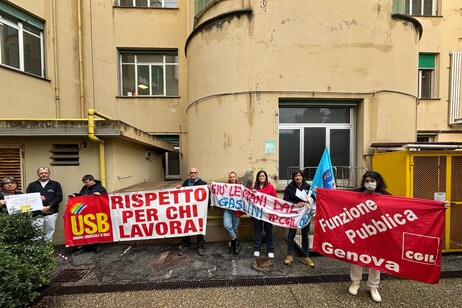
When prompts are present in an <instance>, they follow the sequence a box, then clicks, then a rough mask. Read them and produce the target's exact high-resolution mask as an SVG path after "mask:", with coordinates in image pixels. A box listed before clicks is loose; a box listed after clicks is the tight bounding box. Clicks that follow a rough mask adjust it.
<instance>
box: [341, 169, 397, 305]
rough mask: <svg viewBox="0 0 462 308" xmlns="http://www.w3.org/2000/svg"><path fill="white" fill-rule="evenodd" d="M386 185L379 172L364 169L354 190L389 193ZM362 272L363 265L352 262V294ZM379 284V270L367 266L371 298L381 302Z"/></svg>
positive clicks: (350, 290) (358, 285) (349, 289)
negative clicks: (358, 185) (359, 185)
mask: <svg viewBox="0 0 462 308" xmlns="http://www.w3.org/2000/svg"><path fill="white" fill-rule="evenodd" d="M386 189H387V185H386V184H385V181H384V180H383V178H382V176H381V175H380V173H378V172H375V171H366V173H364V175H363V177H362V180H361V187H359V188H356V189H355V190H354V191H357V192H362V193H374V194H382V195H391V194H390V193H389V192H388V191H387V190H386ZM362 274H363V267H362V266H360V265H356V264H352V265H351V267H350V278H351V281H352V283H351V285H350V287H349V288H348V292H350V294H352V295H357V294H358V290H359V288H360V282H361V278H362ZM379 284H380V271H378V270H376V269H372V268H369V277H368V279H367V286H368V287H369V290H370V292H371V297H372V300H373V301H375V302H381V301H382V297H381V296H380V293H379V291H378V287H379Z"/></svg>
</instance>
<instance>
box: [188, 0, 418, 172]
mask: <svg viewBox="0 0 462 308" xmlns="http://www.w3.org/2000/svg"><path fill="white" fill-rule="evenodd" d="M337 2H338V3H337ZM353 2H354V3H353ZM390 5H391V3H390V1H378V2H375V3H373V4H371V3H370V2H369V1H362V3H361V5H359V4H358V2H357V1H346V2H345V1H334V3H332V2H329V4H327V3H319V2H316V3H315V2H309V3H307V2H306V1H291V2H290V3H287V2H279V1H272V2H269V1H268V2H264V5H263V2H261V1H250V6H251V8H252V9H253V15H252V16H250V17H243V16H241V17H240V18H237V17H235V18H232V19H226V20H225V21H223V22H219V21H218V22H216V23H215V24H212V25H207V27H205V28H204V29H202V30H201V31H198V32H197V33H195V34H194V35H193V36H192V37H191V38H190V41H189V45H187V57H188V108H187V109H186V113H187V117H188V130H187V131H188V142H187V145H188V147H187V153H188V158H187V159H188V166H191V165H194V166H197V167H199V168H200V169H201V170H202V174H203V175H204V174H206V175H207V176H208V177H212V178H213V177H219V176H222V174H226V172H227V171H229V170H231V169H233V170H235V171H237V172H238V173H239V174H240V175H244V174H249V175H252V177H253V175H254V174H255V171H258V170H260V169H265V170H266V171H267V172H268V173H269V176H270V177H272V178H273V177H274V178H273V180H275V176H276V175H277V169H278V150H279V149H277V151H276V153H274V154H265V153H264V143H265V140H275V141H276V145H277V144H278V102H279V99H280V98H281V97H287V96H291V97H299V98H313V99H320V98H330V99H335V98H336V99H345V98H351V97H354V98H356V99H358V100H359V101H361V102H362V103H360V104H359V105H358V107H357V112H358V115H360V117H359V118H358V119H357V127H358V136H357V139H358V140H360V141H361V142H362V143H361V144H358V147H357V155H358V158H359V160H360V163H361V162H363V163H364V164H366V163H367V161H366V160H365V159H364V158H363V155H364V154H368V152H369V145H370V143H372V142H381V141H384V142H385V141H398V140H403V139H407V140H415V127H416V118H415V117H416V104H415V96H416V94H417V76H416V71H417V62H418V57H417V55H418V33H417V31H416V30H415V29H414V26H413V25H412V24H410V23H408V22H404V21H402V20H394V19H392V18H391V6H390ZM333 8H339V9H337V10H335V9H333ZM340 8H341V9H340ZM216 13H217V12H214V14H216ZM204 46H205V47H204ZM396 123H399V125H396ZM204 136H205V138H204ZM249 177H250V176H249Z"/></svg>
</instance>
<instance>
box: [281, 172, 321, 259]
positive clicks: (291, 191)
mask: <svg viewBox="0 0 462 308" xmlns="http://www.w3.org/2000/svg"><path fill="white" fill-rule="evenodd" d="M297 190H300V191H305V192H306V193H308V191H309V190H310V185H309V184H308V183H307V182H306V181H305V175H304V174H303V172H302V171H301V170H296V171H294V172H293V173H292V182H290V183H289V185H287V187H286V189H285V190H284V200H285V201H289V202H292V203H294V204H296V205H297V206H299V207H303V206H307V205H308V202H307V200H302V199H300V198H299V197H298V196H297ZM309 231H310V223H308V224H307V225H306V226H305V227H303V228H302V251H303V259H302V262H303V263H304V264H305V265H308V266H309V267H314V263H313V261H312V260H311V259H310V255H309V249H308V247H309ZM296 233H297V229H289V233H288V235H287V257H286V258H285V260H284V264H286V265H292V262H293V261H294V258H293V256H292V251H293V250H294V242H295V234H296Z"/></svg>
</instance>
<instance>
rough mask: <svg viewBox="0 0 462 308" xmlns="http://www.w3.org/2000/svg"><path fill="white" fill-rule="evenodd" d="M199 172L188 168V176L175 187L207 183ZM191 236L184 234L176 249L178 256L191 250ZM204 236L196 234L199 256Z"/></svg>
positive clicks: (202, 247)
mask: <svg viewBox="0 0 462 308" xmlns="http://www.w3.org/2000/svg"><path fill="white" fill-rule="evenodd" d="M198 174H199V172H198V171H197V168H191V169H189V178H188V179H186V180H184V182H183V185H178V186H176V188H181V187H188V186H198V185H207V183H206V182H204V181H202V180H201V178H200V177H199V176H198ZM190 246H191V237H190V236H184V237H183V240H182V243H181V246H180V250H179V251H178V255H179V256H184V255H185V254H187V253H188V252H189V250H191V247H190ZM204 252H205V250H204V236H203V235H202V234H198V235H197V254H198V255H199V256H203V255H204Z"/></svg>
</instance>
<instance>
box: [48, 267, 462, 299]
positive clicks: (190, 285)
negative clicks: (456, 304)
mask: <svg viewBox="0 0 462 308" xmlns="http://www.w3.org/2000/svg"><path fill="white" fill-rule="evenodd" d="M79 271H80V272H84V273H83V276H84V275H85V274H86V273H87V272H88V270H86V271H85V270H79ZM83 276H81V277H83ZM81 277H80V278H81ZM456 277H462V271H448V272H442V273H441V278H456ZM80 278H79V279H80ZM363 279H366V280H367V274H363ZM381 279H382V280H385V279H395V277H394V276H391V275H388V274H384V273H382V277H381ZM53 281H54V282H56V280H55V279H54V280H53ZM348 281H350V276H349V275H347V274H346V275H345V274H342V275H318V276H296V277H261V278H239V279H222V280H221V279H220V280H201V281H166V282H139V283H126V284H110V285H84V286H59V287H58V288H54V289H53V290H50V292H46V293H47V295H49V296H52V295H69V294H81V293H106V292H131V291H149V290H166V289H195V288H217V287H248V286H265V285H284V284H305V283H328V282H348Z"/></svg>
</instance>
